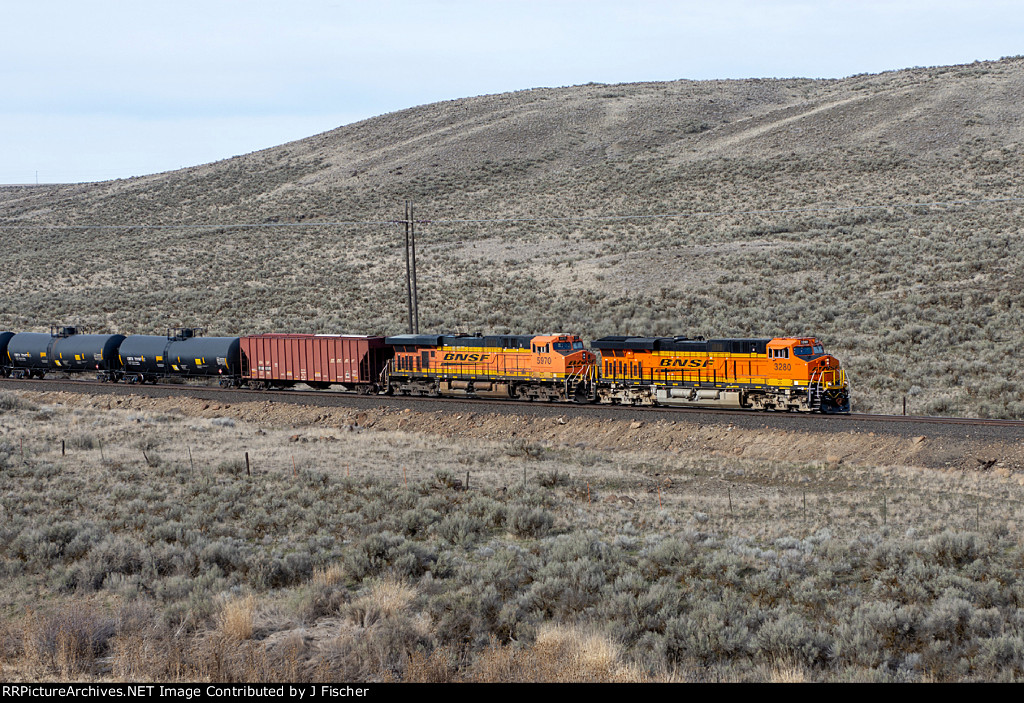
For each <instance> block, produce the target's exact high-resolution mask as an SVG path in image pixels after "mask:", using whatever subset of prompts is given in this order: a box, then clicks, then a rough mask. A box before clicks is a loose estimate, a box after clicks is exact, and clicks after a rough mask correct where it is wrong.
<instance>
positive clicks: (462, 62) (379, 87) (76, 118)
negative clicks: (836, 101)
mask: <svg viewBox="0 0 1024 703" xmlns="http://www.w3.org/2000/svg"><path fill="white" fill-rule="evenodd" d="M0 26H2V27H3V30H4V31H3V42H2V43H0V79H2V80H0V88H2V92H0V183H34V182H36V181H37V180H38V182H40V183H52V182H72V181H95V180H107V179H113V178H124V177H129V176H134V175H143V174H147V173H155V172H159V171H167V170H172V169H177V168H181V167H185V166H194V165H197V164H201V163H207V162H210V161H216V160H218V159H223V158H227V157H230V156H234V155H237V154H244V153H247V152H251V151H256V150H258V149H263V148H267V147H272V146H276V145H278V144H283V143H285V142H288V141H292V140H295V139H302V138H304V137H308V136H311V135H313V134H317V133H319V132H324V131H327V130H330V129H334V128H335V127H339V126H341V125H343V124H347V123H350V122H355V121H358V120H361V119H365V118H367V117H373V116H375V115H381V114H384V113H387V112H392V111H395V110H400V109H403V108H406V107H412V106H415V105H422V104H424V103H430V102H435V101H438V100H449V99H454V98H462V97H468V96H473V95H481V94H486V93H501V92H505V91H513V90H522V89H527V88H535V87H551V86H567V85H579V84H583V83H589V82H599V83H623V82H636V81H667V80H675V79H680V78H688V79H707V78H753V77H794V76H801V77H811V78H822V77H836V78H838V77H843V76H848V75H852V74H856V73H877V72H879V71H885V70H891V69H899V68H907V67H911V66H933V65H942V64H956V63H969V62H971V61H975V60H991V59H998V58H1000V57H1003V56H1013V55H1018V54H1024V2H1021V0H1013V1H1011V0H976V1H974V2H969V1H967V0H888V1H881V0H879V1H874V0H864V1H861V2H858V0H844V1H836V2H832V1H830V0H806V1H804V0H713V1H712V2H708V0H697V1H694V2H690V1H689V0H680V1H678V2H661V1H655V0H651V1H644V0H630V2H628V3H627V2H625V1H624V0H614V1H605V0H587V1H575V0H544V1H540V0H538V1H531V0H518V1H502V0H488V1H484V0H478V1H474V2H468V1H444V0H433V1H431V0H421V1H420V2H413V1H402V0H372V1H366V2H355V1H352V0H276V1H274V2H270V1H264V0H244V1H241V0H239V1H235V0H196V1H192V0H170V1H168V2H163V3H144V2H138V0H132V1H130V2H129V1H121V0H33V1H31V2H28V1H26V2H15V1H14V0H6V1H5V2H4V3H3V12H2V15H0Z"/></svg>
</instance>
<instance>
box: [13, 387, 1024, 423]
mask: <svg viewBox="0 0 1024 703" xmlns="http://www.w3.org/2000/svg"><path fill="white" fill-rule="evenodd" d="M0 388H2V389H8V390H38V391H55V390H57V391H60V390H64V391H72V392H80V393H99V394H112V395H149V396H173V395H189V394H191V395H200V396H202V397H203V398H211V399H225V398H229V397H230V398H236V400H235V401H234V402H242V401H243V400H247V401H251V400H260V399H263V400H273V401H275V402H288V399H289V398H294V399H296V400H300V399H301V400H300V402H303V404H310V403H309V401H310V400H312V401H313V402H312V404H316V405H345V406H364V407H365V406H370V407H386V406H388V405H396V404H397V405H402V406H405V407H411V406H412V405H415V404H420V403H422V404H425V405H430V406H434V405H436V404H437V403H442V404H443V405H444V407H445V408H452V409H454V408H457V407H458V408H465V407H471V408H474V409H476V410H480V409H482V408H488V409H491V410H495V411H498V412H502V413H509V412H510V411H513V410H514V409H517V408H518V409H527V408H529V409H532V411H538V410H540V411H541V412H542V414H554V415H558V414H587V411H588V410H595V411H609V412H611V413H616V412H618V413H626V412H628V413H635V415H634V417H636V416H648V417H649V416H651V415H666V416H674V417H676V418H680V419H682V418H696V417H703V416H717V417H722V418H733V419H739V418H743V419H746V420H750V419H754V420H757V419H763V420H765V421H768V420H769V419H775V418H786V419H787V420H790V419H792V420H795V421H798V422H799V421H803V422H810V423H838V427H841V426H842V423H909V424H915V425H947V426H951V425H966V426H972V427H1008V428H1021V429H1024V420H1005V419H991V418H965V417H936V416H921V415H876V414H870V413H849V414H843V415H822V414H809V413H793V412H790V413H774V412H758V411H743V410H723V409H716V408H667V407H658V406H639V405H628V406H622V405H597V404H593V405H576V404H572V403H545V402H538V401H521V400H494V399H489V398H444V399H443V400H439V399H438V398H430V397H425V396H423V397H418V396H383V395H357V394H353V393H344V392H339V391H324V390H295V389H289V390H253V389H248V388H219V387H217V386H211V385H190V384H187V383H161V384H157V385H127V384H111V383H101V382H99V381H87V380H76V379H43V380H38V379H33V380H24V379H0ZM332 401H340V402H332ZM425 409H429V410H434V409H435V408H434V407H430V408H425ZM836 428H837V427H836V426H834V427H833V429H836Z"/></svg>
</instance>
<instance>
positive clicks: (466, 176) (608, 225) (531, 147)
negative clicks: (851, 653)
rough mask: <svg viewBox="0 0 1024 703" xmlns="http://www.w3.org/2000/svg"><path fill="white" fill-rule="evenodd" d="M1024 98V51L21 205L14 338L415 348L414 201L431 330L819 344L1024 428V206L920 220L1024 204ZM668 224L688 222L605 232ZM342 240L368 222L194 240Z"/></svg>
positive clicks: (504, 114) (564, 100) (501, 108)
mask: <svg viewBox="0 0 1024 703" xmlns="http://www.w3.org/2000/svg"><path fill="white" fill-rule="evenodd" d="M1022 98H1024V59H1021V58H1013V59H1004V60H1002V61H998V62H990V63H975V64H971V65H966V66H952V67H936V68H916V69H910V70H904V71H896V72H890V73H885V74H880V75H861V76H853V77H850V78H846V79H842V80H804V79H792V80H744V81H710V82H708V81H701V82H694V81H676V82H671V83H642V84H629V85H614V86H610V85H587V86H579V87H571V88H558V89H537V90H529V91H522V92H517V93H511V94H504V95H493V96H483V97H476V98H467V99H463V100H455V101H449V102H445V103H438V104H434V105H426V106H422V107H416V108H412V109H409V110H404V111H401V112H397V113H393V114H389V115H384V116H381V117H378V118H374V119H371V120H366V121H363V122H360V123H357V124H353V125H348V126H345V127H341V128H339V129H336V130H333V131H331V132H327V133H324V134H320V135H317V136H314V137H310V138H308V139H305V140H301V141H298V142H293V143H290V144H285V145H282V146H280V147H276V148H273V149H268V150H265V151H260V152H256V153H253V154H248V155H245V156H239V157H236V158H233V159H228V160H225V161H221V162H217V163H214V164H208V165H204V166H198V167H195V168H190V169H185V170H182V171H176V172H171V173H164V174H157V175H153V176H146V177H141V178H134V179H129V180H123V181H115V182H109V183H98V184H90V185H75V186H60V187H19V188H15V187H10V188H2V189H0V232H2V235H3V241H4V243H5V246H4V247H2V251H0V265H2V266H3V267H4V270H6V271H8V272H9V273H8V280H7V282H6V284H5V286H4V290H5V292H6V295H5V296H4V297H3V298H2V299H0V327H2V328H12V329H18V330H20V329H27V328H45V327H47V326H48V325H49V324H51V323H57V322H77V323H80V324H83V325H87V326H89V327H91V328H92V329H93V330H96V331H101V330H110V331H114V330H119V331H132V332H140V331H142V332H145V331H159V330H163V329H165V328H166V327H167V326H170V325H176V324H198V325H202V326H205V327H207V328H208V329H209V330H210V333H218V334H228V333H231V334H234V333H246V332H252V331H273V330H290V331H318V332H326V331H330V332H343V331H349V332H374V331H381V332H395V331H400V330H402V329H403V328H404V320H403V317H404V283H403V281H402V273H403V263H402V259H401V250H400V237H401V234H402V232H401V229H400V228H399V227H397V226H396V225H394V224H385V223H386V222H387V221H391V220H395V219H398V218H400V217H401V214H402V202H403V200H405V199H409V200H412V201H414V202H415V204H416V213H417V216H418V218H421V219H423V220H429V221H430V222H429V223H423V224H421V225H419V227H418V232H419V235H420V238H419V242H420V251H419V260H420V272H421V273H420V288H421V293H420V297H421V327H422V328H423V329H424V330H427V329H431V330H433V329H436V330H451V329H473V330H485V331H490V330H494V331H504V330H515V331H518V332H527V331H544V330H551V329H556V328H558V329H567V330H573V331H579V332H580V333H582V334H585V335H587V336H596V335H603V334H610V333H633V334H689V335H698V334H702V335H705V336H728V335H759V336H760V335H780V334H801V333H810V334H816V335H817V336H819V337H820V338H822V339H823V340H825V343H826V345H827V347H828V348H829V349H830V350H831V351H833V352H834V353H835V354H836V355H837V356H839V357H840V358H841V359H842V360H843V361H844V362H845V364H846V365H847V367H848V369H849V371H850V374H851V376H852V379H853V383H854V384H855V386H854V394H855V395H854V402H855V407H856V409H859V410H873V411H894V410H896V409H897V408H898V407H900V405H901V398H902V397H903V396H904V395H906V396H907V402H908V411H910V412H914V413H951V414H981V415H993V416H1007V417H1024V397H1022V391H1021V388H1020V383H1019V372H1018V369H1017V362H1016V357H1017V353H1016V348H1017V346H1018V345H1017V343H1016V342H1017V339H1016V338H1017V336H1018V335H1019V332H1020V330H1021V329H1022V328H1024V324H1022V323H1024V319H1022V317H1024V316H1022V312H1021V310H1022V303H1024V300H1022V298H1024V294H1022V290H1024V273H1022V271H1021V267H1020V265H1019V261H1020V260H1021V257H1022V254H1024V244H1022V238H1021V236H1020V235H1021V225H1020V212H1021V208H1022V205H1024V203H1021V202H987V203H986V202H972V203H971V204H960V205H928V206H920V207H907V205H908V204H913V203H949V202H951V201H983V200H1001V199H1007V198H1016V197H1020V191H1019V189H1018V187H1017V182H1018V181H1019V180H1020V175H1021V173H1022V170H1024V163H1022V157H1021V149H1020V146H1021V143H1022V141H1024V121H1022V117H1021V114H1020V111H1019V108H1018V106H1019V104H1020V103H1021V100H1022ZM874 206H889V207H885V208H879V207H874ZM665 213H684V214H687V215H688V216H685V217H672V218H666V217H651V218H643V219H625V220H624V219H586V218H603V217H607V218H610V217H615V216H623V215H638V216H643V215H659V214H665ZM545 218H548V219H545ZM514 219H519V220H520V221H507V220H514ZM456 220H477V221H475V222H456ZM501 220H505V221H501ZM524 220H525V221H524ZM317 221H324V222H335V223H337V222H357V223H362V224H346V225H331V226H323V227H308V226H301V227H297V226H288V227H281V226H274V227H259V228H254V227H249V228H237V227H236V228H231V227H227V226H225V227H223V228H196V227H192V228H188V227H181V228H178V226H182V225H206V224H223V225H230V224H239V223H253V224H257V223H262V224H268V225H269V224H277V225H280V224H283V223H302V224H303V225H305V224H308V223H310V222H317ZM14 223H17V225H18V226H17V227H12V226H11V225H12V224H14ZM5 224H6V225H7V226H5ZM26 224H33V225H85V224H93V225H95V224H102V225H107V226H109V225H122V226H124V227H123V228H110V227H108V228H100V229H97V228H89V229H80V230H79V229H31V228H29V229H26V228H24V226H25V225H26ZM143 225H162V226H163V227H162V228H153V227H145V226H143Z"/></svg>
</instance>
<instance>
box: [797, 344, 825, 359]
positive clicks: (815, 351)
mask: <svg viewBox="0 0 1024 703" xmlns="http://www.w3.org/2000/svg"><path fill="white" fill-rule="evenodd" d="M793 353H794V354H796V355H797V356H798V357H800V358H801V359H803V360H804V361H810V360H811V359H816V358H818V357H819V356H821V355H823V354H824V353H825V348H824V347H823V346H821V345H820V344H815V345H814V346H813V347H810V346H808V347H793Z"/></svg>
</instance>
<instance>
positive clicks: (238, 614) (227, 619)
mask: <svg viewBox="0 0 1024 703" xmlns="http://www.w3.org/2000/svg"><path fill="white" fill-rule="evenodd" d="M255 616H256V598H255V596H251V595H249V596H245V597H243V598H232V599H229V600H226V601H225V602H224V607H223V609H222V610H221V612H220V614H219V615H218V616H217V630H218V632H220V634H221V635H223V636H224V637H226V638H228V639H230V640H234V641H235V642H242V641H244V640H248V639H251V638H252V634H253V623H254V621H255Z"/></svg>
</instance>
